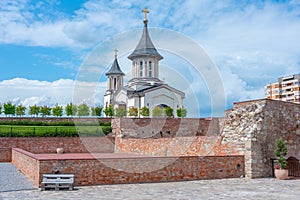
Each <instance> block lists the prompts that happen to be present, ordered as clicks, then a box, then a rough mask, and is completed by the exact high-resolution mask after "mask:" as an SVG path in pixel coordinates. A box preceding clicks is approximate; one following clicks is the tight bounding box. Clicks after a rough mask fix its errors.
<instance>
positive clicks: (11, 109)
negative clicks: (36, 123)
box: [3, 101, 16, 115]
mask: <svg viewBox="0 0 300 200" xmlns="http://www.w3.org/2000/svg"><path fill="white" fill-rule="evenodd" d="M3 109H4V110H3V112H4V114H5V115H15V114H16V105H14V104H12V103H11V102H10V101H9V102H7V103H5V104H4V105H3Z"/></svg>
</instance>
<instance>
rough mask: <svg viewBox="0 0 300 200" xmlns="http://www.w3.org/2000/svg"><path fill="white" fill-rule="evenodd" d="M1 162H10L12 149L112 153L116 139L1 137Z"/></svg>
mask: <svg viewBox="0 0 300 200" xmlns="http://www.w3.org/2000/svg"><path fill="white" fill-rule="evenodd" d="M0 147H1V148H0V162H10V161H11V157H12V153H11V150H12V148H21V149H24V150H26V151H30V152H32V153H55V152H56V148H64V149H65V152H66V153H86V152H97V153H112V152H113V151H114V138H110V137H13V138H9V137H0Z"/></svg>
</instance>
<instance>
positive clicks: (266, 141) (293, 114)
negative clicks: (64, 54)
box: [222, 99, 300, 178]
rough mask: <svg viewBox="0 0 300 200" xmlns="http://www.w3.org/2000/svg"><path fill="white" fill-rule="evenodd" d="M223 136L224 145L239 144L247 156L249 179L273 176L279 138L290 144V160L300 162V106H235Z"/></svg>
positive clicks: (275, 103)
mask: <svg viewBox="0 0 300 200" xmlns="http://www.w3.org/2000/svg"><path fill="white" fill-rule="evenodd" d="M222 137H223V141H222V143H223V144H226V143H229V144H236V150H237V151H238V152H239V153H240V154H243V155H245V173H246V176H247V177H249V178H258V177H270V176H271V173H272V169H271V161H270V159H271V158H274V157H275V156H274V150H275V144H276V141H277V140H278V139H279V137H282V138H283V139H284V140H285V142H286V144H287V148H288V156H287V157H289V156H294V157H296V158H298V159H300V145H299V144H300V105H299V104H294V103H288V102H283V101H275V100H267V99H264V100H256V101H247V102H240V103H235V104H234V107H233V109H232V110H229V111H227V112H226V117H225V121H224V127H223V131H222Z"/></svg>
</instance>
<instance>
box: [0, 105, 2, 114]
mask: <svg viewBox="0 0 300 200" xmlns="http://www.w3.org/2000/svg"><path fill="white" fill-rule="evenodd" d="M1 113H2V104H0V115H1Z"/></svg>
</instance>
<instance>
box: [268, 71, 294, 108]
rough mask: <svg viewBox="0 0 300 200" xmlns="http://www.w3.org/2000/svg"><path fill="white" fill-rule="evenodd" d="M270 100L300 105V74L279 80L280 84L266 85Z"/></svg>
mask: <svg viewBox="0 0 300 200" xmlns="http://www.w3.org/2000/svg"><path fill="white" fill-rule="evenodd" d="M265 96H266V98H268V99H275V100H281V101H288V102H293V103H300V74H295V75H292V76H285V77H281V78H278V82H276V83H269V84H267V85H265Z"/></svg>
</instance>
